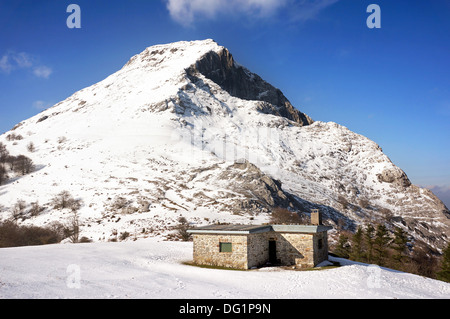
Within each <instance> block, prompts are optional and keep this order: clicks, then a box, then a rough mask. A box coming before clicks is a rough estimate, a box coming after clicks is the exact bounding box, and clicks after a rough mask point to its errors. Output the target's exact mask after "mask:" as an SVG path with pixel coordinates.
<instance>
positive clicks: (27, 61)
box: [12, 52, 33, 68]
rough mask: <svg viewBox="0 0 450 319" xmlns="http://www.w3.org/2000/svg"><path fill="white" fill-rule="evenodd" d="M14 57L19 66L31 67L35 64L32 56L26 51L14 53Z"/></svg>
mask: <svg viewBox="0 0 450 319" xmlns="http://www.w3.org/2000/svg"><path fill="white" fill-rule="evenodd" d="M12 59H13V60H14V61H15V62H16V64H17V66H18V67H19V68H29V67H31V66H32V65H33V62H32V58H31V56H30V55H29V54H27V53H25V52H20V53H17V54H13V55H12Z"/></svg>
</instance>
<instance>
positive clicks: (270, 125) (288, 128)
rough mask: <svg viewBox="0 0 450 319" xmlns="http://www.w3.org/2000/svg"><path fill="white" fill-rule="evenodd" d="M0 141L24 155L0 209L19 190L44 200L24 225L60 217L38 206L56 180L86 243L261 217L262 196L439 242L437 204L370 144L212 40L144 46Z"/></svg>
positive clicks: (441, 223) (341, 220)
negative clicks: (182, 220) (292, 98)
mask: <svg viewBox="0 0 450 319" xmlns="http://www.w3.org/2000/svg"><path fill="white" fill-rule="evenodd" d="M12 133H14V134H19V135H22V136H23V139H22V140H17V141H8V140H7V139H6V137H7V136H8V135H9V134H12ZM0 142H3V143H4V144H5V145H6V146H7V149H8V151H9V152H10V153H11V154H13V155H18V154H26V155H27V156H29V157H30V158H32V159H33V161H34V163H35V165H36V170H35V171H34V172H33V173H31V174H28V175H25V176H23V177H14V176H13V178H11V179H10V181H9V182H8V183H6V184H5V185H2V186H0V204H1V205H3V207H4V208H5V210H4V211H3V212H2V213H1V215H0V217H1V218H3V219H6V218H9V217H10V215H11V209H12V207H13V206H14V204H15V203H16V201H17V200H20V199H21V200H25V201H26V202H27V204H30V203H31V202H35V201H38V202H39V204H40V205H42V206H44V207H46V209H45V210H44V211H43V212H41V213H40V214H39V215H38V216H33V217H31V218H28V219H26V220H25V221H24V223H32V224H49V223H51V222H52V221H54V220H59V221H63V222H64V221H65V220H67V218H68V217H69V216H70V214H71V213H70V212H69V211H68V210H62V211H59V210H54V209H52V207H51V204H50V202H51V199H52V198H53V197H54V196H55V195H56V194H58V193H60V192H61V191H62V190H67V191H69V192H70V193H71V194H72V195H73V196H74V197H76V198H79V199H82V201H83V206H82V207H81V209H80V211H79V218H80V220H81V222H82V228H81V232H82V234H81V235H82V236H87V237H90V238H92V239H93V240H95V241H97V240H108V239H111V238H112V237H116V236H117V235H118V234H120V233H123V232H128V233H131V234H132V235H133V236H135V237H147V236H155V235H157V234H160V233H164V232H167V231H170V230H171V228H172V227H174V226H175V225H176V224H177V220H178V218H179V217H180V216H184V217H186V218H187V220H188V221H189V222H191V223H199V224H201V223H212V222H217V221H220V222H238V223H262V222H266V221H267V220H268V218H269V214H268V212H270V210H271V209H272V208H273V207H275V206H284V207H290V208H292V209H295V210H297V211H303V212H307V213H309V210H310V209H311V208H320V209H321V210H322V212H323V213H324V214H325V216H324V217H325V222H326V223H328V224H331V225H337V224H341V225H344V227H349V228H352V227H354V226H355V225H357V224H360V223H368V222H376V221H381V220H383V221H384V220H387V222H388V223H389V225H396V226H399V227H402V228H404V229H405V230H406V231H408V233H409V234H410V235H412V236H414V237H415V238H416V239H418V240H422V241H424V242H426V243H428V244H429V245H431V246H433V247H436V248H438V249H439V248H442V247H443V246H444V245H445V244H446V242H447V241H448V236H449V219H448V218H447V217H448V210H447V208H446V207H445V206H444V205H443V204H442V202H441V201H440V200H439V199H438V198H437V197H435V196H434V195H433V194H432V193H431V192H430V191H428V190H426V189H421V188H418V187H416V186H414V185H411V183H410V182H409V180H408V178H407V177H406V174H405V173H404V172H403V171H402V170H401V169H400V168H398V167H396V166H395V165H394V164H393V163H392V162H391V161H390V160H389V158H388V157H387V156H386V155H385V154H383V152H382V150H381V149H380V147H379V146H378V145H376V144H375V143H374V142H372V141H370V140H369V139H367V138H365V137H363V136H361V135H358V134H356V133H353V132H351V131H349V130H348V129H347V128H345V127H343V126H340V125H338V124H336V123H332V122H330V123H324V122H320V121H316V122H314V121H313V120H312V119H310V118H309V117H308V116H307V115H305V114H303V113H301V112H300V111H298V110H297V109H295V108H294V107H293V106H292V105H291V103H290V102H289V101H288V100H287V98H286V97H284V95H283V94H282V93H281V91H280V90H278V89H276V88H274V87H273V86H271V85H270V84H268V83H267V82H265V81H264V80H262V79H261V78H260V77H259V76H257V75H256V74H253V73H251V72H250V71H249V70H247V69H245V68H244V67H242V66H240V65H239V64H237V63H236V62H235V61H234V59H233V57H232V56H231V54H230V53H229V52H228V50H227V49H225V48H223V47H221V46H219V45H218V44H217V43H215V42H214V41H212V40H205V41H193V42H177V43H172V44H167V45H158V46H152V47H149V48H147V49H146V50H144V51H143V52H142V53H140V54H138V55H136V56H134V57H133V58H131V60H130V61H129V62H128V63H127V64H126V65H125V66H124V67H123V68H122V69H121V70H119V71H118V72H116V73H114V74H112V75H111V76H109V77H108V78H106V79H105V80H103V81H101V82H99V83H97V84H94V85H92V86H90V87H88V88H85V89H83V90H81V91H79V92H76V93H75V94H73V95H72V96H70V97H69V98H67V99H66V100H64V101H62V102H60V103H58V104H56V105H55V106H53V107H51V108H49V109H47V110H45V111H43V112H42V113H40V114H38V115H36V116H34V117H32V118H30V119H27V120H25V121H23V122H21V123H19V124H18V125H17V126H16V127H15V128H14V129H13V130H12V131H10V132H6V133H5V134H3V135H2V136H0ZM30 142H33V143H34V145H35V148H36V150H35V151H34V152H29V151H27V145H28V144H29V143H30ZM26 217H29V216H26Z"/></svg>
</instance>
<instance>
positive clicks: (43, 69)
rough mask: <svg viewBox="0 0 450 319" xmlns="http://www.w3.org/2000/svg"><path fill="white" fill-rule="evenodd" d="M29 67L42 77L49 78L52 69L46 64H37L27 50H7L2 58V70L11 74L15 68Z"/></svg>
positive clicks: (0, 68) (0, 66)
mask: <svg viewBox="0 0 450 319" xmlns="http://www.w3.org/2000/svg"><path fill="white" fill-rule="evenodd" d="M18 69H28V70H31V71H32V73H33V74H34V75H35V76H37V77H41V78H45V79H48V78H49V76H50V74H52V69H51V68H49V67H48V66H45V65H36V62H35V58H34V57H33V56H32V55H30V54H29V53H26V52H19V53H16V52H7V53H5V54H3V56H2V57H1V58H0V72H2V73H6V74H9V73H11V72H12V71H14V70H18Z"/></svg>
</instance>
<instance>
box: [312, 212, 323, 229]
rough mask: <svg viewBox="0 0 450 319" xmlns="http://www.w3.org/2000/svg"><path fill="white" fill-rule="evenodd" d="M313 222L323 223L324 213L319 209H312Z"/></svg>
mask: <svg viewBox="0 0 450 319" xmlns="http://www.w3.org/2000/svg"><path fill="white" fill-rule="evenodd" d="M311 224H312V225H316V226H318V225H322V215H321V214H320V211H319V210H318V209H311Z"/></svg>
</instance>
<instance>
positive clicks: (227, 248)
mask: <svg viewBox="0 0 450 319" xmlns="http://www.w3.org/2000/svg"><path fill="white" fill-rule="evenodd" d="M219 251H220V252H221V253H231V251H232V245H231V243H220V244H219Z"/></svg>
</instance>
